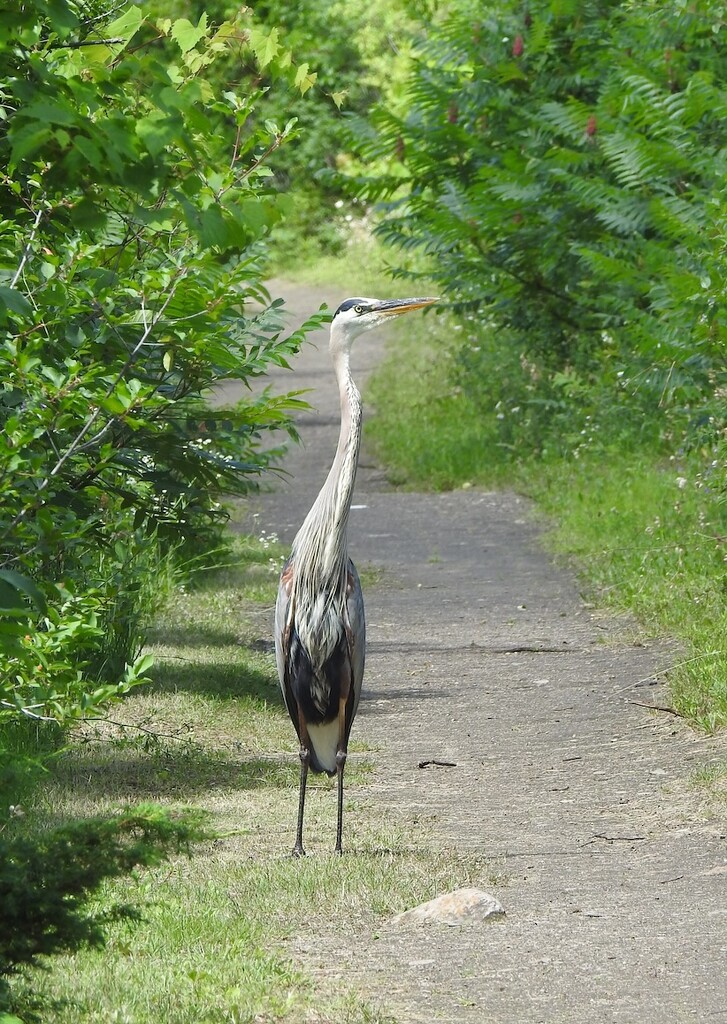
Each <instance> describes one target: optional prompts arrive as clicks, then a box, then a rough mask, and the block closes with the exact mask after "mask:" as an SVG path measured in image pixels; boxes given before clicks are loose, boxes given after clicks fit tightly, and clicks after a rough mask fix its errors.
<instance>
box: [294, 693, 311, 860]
mask: <svg viewBox="0 0 727 1024" xmlns="http://www.w3.org/2000/svg"><path fill="white" fill-rule="evenodd" d="M298 721H299V723H300V754H299V756H300V790H299V793H298V828H297V831H296V833H295V846H294V847H293V856H294V857H305V850H304V849H303V812H304V811H305V786H306V782H307V781H308V766H309V765H310V737H309V736H308V726H307V724H306V721H305V718H304V717H303V712H302V711H301V710H300V708H299V709H298Z"/></svg>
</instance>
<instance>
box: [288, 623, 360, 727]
mask: <svg viewBox="0 0 727 1024" xmlns="http://www.w3.org/2000/svg"><path fill="white" fill-rule="evenodd" d="M289 665H290V669H289V671H290V689H291V690H292V692H293V697H294V698H295V700H296V702H297V704H298V706H299V707H300V708H301V710H302V712H303V715H304V717H305V719H306V721H307V722H311V723H313V724H316V725H317V724H322V723H323V722H331V721H333V719H334V718H336V717H337V716H338V702H339V699H340V696H341V681H342V678H343V677H344V675H348V650H347V648H346V637H345V635H344V634H341V637H340V640H339V642H338V644H337V645H336V648H335V650H334V651H333V653H332V654H331V656H330V658H329V659H328V661H327V662H326V663H325V665H323V668H322V672H320V673H318V678H315V673H314V670H313V666H312V664H311V661H310V658H309V657H308V652H307V651H306V649H305V647H304V646H303V644H302V643H301V642H300V638H299V636H298V634H297V632H296V631H295V629H294V630H293V632H292V634H291V637H290V662H289ZM314 682H315V684H316V687H315V688H316V689H317V690H318V691H319V692H320V691H323V692H324V693H325V694H326V698H327V700H326V706H325V707H324V708H320V707H318V705H317V704H316V703H314V701H313V684H314Z"/></svg>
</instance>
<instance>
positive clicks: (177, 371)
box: [0, 0, 321, 719]
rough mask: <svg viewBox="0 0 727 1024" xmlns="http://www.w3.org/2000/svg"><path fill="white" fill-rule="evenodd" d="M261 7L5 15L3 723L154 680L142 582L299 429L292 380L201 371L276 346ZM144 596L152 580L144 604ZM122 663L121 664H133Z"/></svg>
mask: <svg viewBox="0 0 727 1024" xmlns="http://www.w3.org/2000/svg"><path fill="white" fill-rule="evenodd" d="M272 38H273V32H272V31H271V30H270V29H261V28H259V27H256V26H255V25H254V24H253V23H252V21H251V20H250V16H249V13H246V12H243V13H242V14H241V15H240V17H239V19H238V20H236V21H233V22H226V23H223V24H221V25H220V26H219V27H217V28H213V27H211V26H210V25H209V24H208V21H207V17H206V15H202V16H201V17H200V18H199V20H198V21H197V22H196V24H192V23H191V22H190V21H188V20H187V19H184V18H179V19H177V20H175V21H172V20H171V19H168V18H167V19H159V20H158V21H157V22H156V23H153V22H151V21H149V20H146V19H145V17H144V15H143V13H142V11H141V10H140V8H138V7H135V6H130V7H128V8H127V9H126V10H124V11H123V12H122V13H120V14H119V10H118V5H117V4H113V3H106V2H99V3H95V4H93V5H79V4H76V3H74V2H72V0H60V2H58V3H54V4H51V5H49V4H46V3H43V2H41V0H37V2H29V3H24V4H23V5H21V7H20V8H19V9H14V10H12V11H11V10H8V11H5V12H3V13H0V95H2V100H3V104H4V108H5V111H6V115H5V127H4V130H3V132H2V133H1V134H0V166H2V167H3V168H5V169H6V170H5V171H4V173H3V174H2V176H1V177H0V375H1V379H2V383H1V384H0V426H2V431H1V432H0V485H1V486H2V489H3V502H2V506H1V508H0V615H1V616H2V620H1V621H0V636H1V637H2V641H3V659H2V663H1V664H0V719H1V718H2V714H3V712H4V713H5V714H8V715H14V714H18V713H26V714H33V715H40V716H49V715H50V716H54V717H58V716H60V717H62V716H64V715H76V714H79V713H83V712H87V711H88V710H89V709H92V708H95V707H97V706H100V705H102V704H103V703H104V702H106V701H107V700H108V699H109V698H110V697H112V696H114V695H118V694H119V693H122V692H125V690H126V689H128V687H129V686H131V685H133V684H134V683H135V682H137V681H139V680H140V679H142V678H143V677H144V670H145V668H146V663H145V662H138V661H137V662H136V663H135V658H136V657H137V655H138V653H139V648H140V642H141V632H140V630H141V621H140V619H141V616H142V613H143V608H144V604H145V597H144V590H145V587H146V588H147V590H148V580H149V578H150V576H151V575H152V573H153V572H154V569H155V567H156V566H157V565H158V564H159V563H160V559H163V557H164V554H165V552H169V551H172V550H174V549H175V548H176V547H178V546H179V545H180V544H186V545H188V546H191V547H193V548H197V547H198V546H199V544H200V543H201V542H203V541H204V540H205V539H206V538H207V537H208V536H209V535H210V531H214V529H215V527H216V526H218V525H219V524H220V523H221V522H222V521H223V520H224V518H225V515H226V513H225V510H224V507H223V505H222V503H221V498H222V496H223V495H225V494H245V493H247V492H248V491H249V489H250V488H251V487H254V486H255V485H256V480H257V477H258V476H259V474H260V473H261V472H262V471H264V470H265V468H266V467H267V466H268V465H269V464H270V462H271V460H273V459H274V458H275V456H276V453H277V452H278V451H279V446H274V445H273V446H267V447H266V448H264V447H263V445H262V439H263V435H264V434H265V432H267V431H269V430H271V429H278V428H283V429H284V430H287V431H288V432H292V429H293V428H292V425H291V422H290V419H289V416H290V412H291V410H292V409H294V408H295V407H296V405H298V404H300V403H299V402H298V400H297V399H296V398H295V397H294V396H288V395H284V396H274V395H272V394H270V393H269V392H268V391H265V392H262V393H261V394H259V395H257V396H251V397H248V398H244V399H242V400H241V401H240V402H238V403H237V404H235V405H234V406H231V407H229V408H219V407H215V408H214V409H213V408H211V407H210V405H209V404H208V401H207V396H208V395H209V394H210V393H211V391H212V389H214V388H215V387H217V386H218V385H220V384H222V383H228V382H231V381H236V382H240V383H242V384H243V385H249V383H250V382H251V381H252V380H253V379H255V378H258V377H261V376H262V375H264V374H265V372H266V370H267V368H268V367H269V366H270V365H271V364H277V365H280V364H283V365H285V363H286V360H287V358H288V357H289V356H290V355H291V353H293V352H294V351H296V349H297V348H298V346H299V345H300V343H301V341H302V340H303V338H304V337H305V334H306V332H307V331H308V330H309V329H310V328H311V327H313V326H316V325H317V324H319V323H320V320H321V317H320V315H317V316H314V317H313V318H312V319H311V320H310V321H309V322H308V323H307V324H305V325H304V326H303V327H302V328H301V329H300V330H298V331H296V332H295V333H293V334H291V335H290V336H287V337H286V336H285V335H283V333H282V327H283V319H282V302H281V300H277V299H276V300H274V301H271V300H270V297H269V296H268V294H267V292H266V290H265V288H264V285H263V274H264V260H263V257H264V251H265V250H264V239H265V236H266V235H267V233H268V232H269V231H270V229H271V227H272V226H273V225H274V224H275V223H276V222H277V221H278V220H279V219H280V218H281V216H282V213H283V211H284V209H285V205H286V197H284V196H280V195H278V194H276V193H275V192H274V191H272V190H270V189H269V188H268V187H267V186H266V180H267V178H266V175H269V173H270V172H269V171H268V169H267V166H266V162H267V161H268V160H269V158H270V156H271V155H272V153H273V152H274V151H275V150H276V149H277V148H278V147H279V146H281V145H282V144H283V143H284V142H286V141H287V140H288V139H289V138H290V137H291V136H292V135H293V133H294V125H293V123H292V122H289V123H288V124H287V125H285V126H283V127H280V126H278V125H275V124H274V123H272V122H271V121H267V122H266V123H265V124H255V123H254V121H253V119H252V112H253V110H254V107H255V103H256V100H257V98H258V96H259V93H256V92H255V88H254V84H253V83H252V81H251V80H249V78H248V79H246V80H243V81H242V82H241V83H239V88H235V84H234V83H230V87H229V88H227V89H220V90H219V92H217V91H213V90H212V89H211V88H210V86H209V85H208V84H207V82H206V80H205V75H206V74H207V72H208V69H209V68H210V67H211V66H212V65H213V64H214V63H215V62H216V61H221V62H222V63H223V64H224V66H226V67H229V66H230V65H229V63H227V64H225V60H226V58H227V55H228V54H229V53H230V52H233V53H243V54H244V56H245V60H244V62H243V65H244V67H250V66H251V65H257V66H258V67H260V68H262V67H265V69H266V74H268V75H269V76H270V77H272V78H275V77H276V76H277V77H280V76H281V75H282V76H287V77H288V78H289V79H290V80H291V81H294V80H295V75H296V71H295V69H294V68H293V67H292V60H291V56H290V54H289V53H286V52H285V51H283V50H282V49H281V48H280V47H272V46H271V40H272ZM147 603H148V600H147ZM127 665H129V666H131V667H126V666H127Z"/></svg>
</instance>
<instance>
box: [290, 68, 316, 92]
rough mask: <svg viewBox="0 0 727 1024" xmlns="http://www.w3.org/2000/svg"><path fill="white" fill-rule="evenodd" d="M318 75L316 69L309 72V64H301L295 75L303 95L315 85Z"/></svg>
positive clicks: (296, 82)
mask: <svg viewBox="0 0 727 1024" xmlns="http://www.w3.org/2000/svg"><path fill="white" fill-rule="evenodd" d="M316 78H318V75H317V73H316V72H315V71H313V72H310V73H309V72H308V65H307V64H301V65H300V67H299V68H298V71H297V72H296V75H295V84H296V86H297V87H298V88H299V89H300V92H301V95H302V96H305V94H306V93H307V92H308V90H309V89H310V88H311V87H312V86H313V84H314V82H315V80H316Z"/></svg>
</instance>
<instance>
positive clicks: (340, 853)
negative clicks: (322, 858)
mask: <svg viewBox="0 0 727 1024" xmlns="http://www.w3.org/2000/svg"><path fill="white" fill-rule="evenodd" d="M333 855H334V857H342V856H343V850H342V848H341V844H340V843H336V848H335V850H334V851H333Z"/></svg>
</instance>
